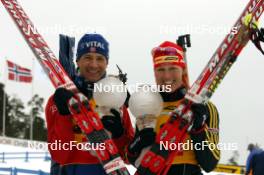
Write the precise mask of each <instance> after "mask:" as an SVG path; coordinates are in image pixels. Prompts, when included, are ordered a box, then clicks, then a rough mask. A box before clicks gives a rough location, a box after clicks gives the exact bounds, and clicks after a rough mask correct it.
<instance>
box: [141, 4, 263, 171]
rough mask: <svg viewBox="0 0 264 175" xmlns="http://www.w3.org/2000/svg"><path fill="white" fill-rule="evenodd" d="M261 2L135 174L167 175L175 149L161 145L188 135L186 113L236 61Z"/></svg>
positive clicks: (214, 60) (226, 42)
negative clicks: (167, 148)
mask: <svg viewBox="0 0 264 175" xmlns="http://www.w3.org/2000/svg"><path fill="white" fill-rule="evenodd" d="M263 7H264V0H251V1H250V2H249V3H248V5H247V7H246V8H245V10H244V11H243V13H242V14H241V16H240V17H239V19H238V20H237V22H236V23H235V25H234V27H233V28H232V29H236V31H231V32H230V33H229V34H228V35H227V36H226V37H225V39H224V41H223V42H222V43H221V44H220V46H219V47H218V49H217V50H216V52H215V53H214V55H213V56H212V58H211V59H210V61H209V62H208V64H207V65H206V67H205V68H204V70H203V71H202V73H201V74H200V76H199V77H198V79H197V80H196V81H195V82H194V84H193V85H192V87H191V88H190V89H189V91H188V92H187V94H186V95H185V99H186V100H184V103H183V104H181V105H180V106H179V107H178V108H177V109H176V110H175V111H174V112H173V113H172V115H171V116H170V119H169V120H168V121H167V123H166V124H165V125H164V126H163V127H162V128H161V130H160V132H159V133H158V135H157V136H156V140H155V143H154V144H153V145H152V147H151V149H150V150H149V151H148V152H147V153H145V155H144V157H143V159H142V161H141V164H140V166H139V167H138V171H137V172H136V174H138V175H156V174H163V175H166V174H167V172H168V170H169V168H170V166H171V163H172V161H173V159H174V157H175V155H176V153H177V150H174V151H173V150H160V142H161V141H162V142H163V143H165V142H168V144H170V143H175V144H176V145H177V144H178V143H182V142H184V140H185V138H186V136H187V134H186V133H187V132H188V131H189V130H190V129H191V127H192V126H191V123H192V121H193V117H192V113H191V111H190V110H189V109H190V106H191V104H192V103H206V102H208V100H209V98H210V97H211V96H212V94H213V93H214V91H215V89H216V88H217V86H218V85H219V84H220V82H221V80H223V78H224V76H225V75H226V73H227V72H228V70H229V69H230V67H231V66H232V64H233V63H234V62H235V60H236V58H237V57H238V55H239V54H240V52H241V51H242V49H243V48H244V47H245V45H246V44H247V42H248V41H249V40H250V36H251V35H252V34H253V32H256V31H255V30H254V28H253V27H252V22H253V20H254V21H257V20H258V19H259V17H260V16H261V14H262V13H263ZM247 14H251V15H252V20H251V22H250V25H248V26H246V25H244V24H243V23H242V21H243V19H244V17H245V16H246V15H247Z"/></svg>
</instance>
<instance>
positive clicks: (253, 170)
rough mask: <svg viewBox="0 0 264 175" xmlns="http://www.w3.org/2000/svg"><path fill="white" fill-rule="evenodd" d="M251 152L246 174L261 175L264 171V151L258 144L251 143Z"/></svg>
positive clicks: (249, 147)
mask: <svg viewBox="0 0 264 175" xmlns="http://www.w3.org/2000/svg"><path fill="white" fill-rule="evenodd" d="M248 150H249V152H250V154H249V155H248V158H247V163H246V175H261V174H263V172H264V151H263V150H262V149H260V148H259V147H258V146H257V145H254V144H252V143H251V144H249V145H248Z"/></svg>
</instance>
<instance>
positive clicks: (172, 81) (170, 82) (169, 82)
mask: <svg viewBox="0 0 264 175" xmlns="http://www.w3.org/2000/svg"><path fill="white" fill-rule="evenodd" d="M163 83H164V84H165V85H171V84H173V83H176V80H170V81H163Z"/></svg>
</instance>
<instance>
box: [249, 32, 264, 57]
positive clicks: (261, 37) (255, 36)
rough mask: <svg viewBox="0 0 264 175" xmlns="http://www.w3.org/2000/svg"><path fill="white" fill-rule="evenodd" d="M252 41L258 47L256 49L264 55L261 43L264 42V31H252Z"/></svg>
mask: <svg viewBox="0 0 264 175" xmlns="http://www.w3.org/2000/svg"><path fill="white" fill-rule="evenodd" d="M250 40H251V41H252V42H253V44H254V45H255V46H256V48H257V49H258V50H259V51H260V52H261V53H262V54H263V55H264V51H263V49H262V47H261V44H260V43H261V42H264V29H263V28H261V29H259V28H255V29H252V31H251V34H250Z"/></svg>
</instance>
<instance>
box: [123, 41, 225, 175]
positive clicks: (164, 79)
mask: <svg viewBox="0 0 264 175" xmlns="http://www.w3.org/2000/svg"><path fill="white" fill-rule="evenodd" d="M183 55H184V54H183V49H182V48H181V47H180V46H178V45H176V44H175V43H172V42H169V41H166V42H164V43H162V44H161V45H159V46H158V47H156V48H154V49H153V50H152V56H153V62H154V73H155V79H156V83H157V85H160V86H164V85H170V86H171V91H170V92H161V93H160V94H161V96H162V98H163V101H164V103H163V111H162V112H161V115H160V116H158V119H157V124H156V128H155V130H153V129H150V128H146V129H143V130H141V131H140V132H137V133H136V136H135V138H134V140H133V142H132V143H131V144H130V145H129V147H128V158H129V160H130V161H131V162H132V163H134V161H135V160H136V159H137V157H138V156H139V155H140V153H141V150H142V149H143V148H145V147H147V146H149V145H151V144H152V143H154V140H155V136H156V134H157V133H158V132H159V131H160V128H161V127H162V125H163V124H164V123H165V122H166V121H167V120H168V118H169V113H170V112H172V111H173V110H175V109H176V108H177V106H178V105H179V104H180V103H181V102H182V100H183V97H184V95H185V93H186V92H187V90H188V88H189V83H188V74H187V67H186V66H187V65H186V63H185V62H184V58H183ZM191 110H192V112H193V115H194V122H193V127H192V130H191V131H190V133H188V136H187V140H186V142H189V143H190V144H196V143H200V144H202V143H204V145H205V146H204V149H203V148H202V147H201V150H199V148H198V149H197V150H192V149H189V150H188V149H187V150H183V149H179V150H180V151H179V152H178V153H177V155H176V156H175V158H174V160H173V163H172V166H171V168H170V169H169V171H168V173H167V175H175V174H177V175H200V174H202V173H201V168H202V169H203V170H205V171H206V172H209V171H212V170H213V169H214V168H215V166H216V164H217V162H218V160H219V159H220V151H219V150H218V149H217V148H213V149H212V150H210V148H209V147H208V145H209V144H213V145H214V146H216V144H217V143H218V140H219V138H218V136H219V121H218V112H217V109H216V107H215V106H214V105H213V104H212V103H210V102H209V103H207V104H205V105H204V104H193V105H192V106H191ZM191 140H192V141H193V143H192V142H191ZM206 145H207V146H206Z"/></svg>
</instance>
